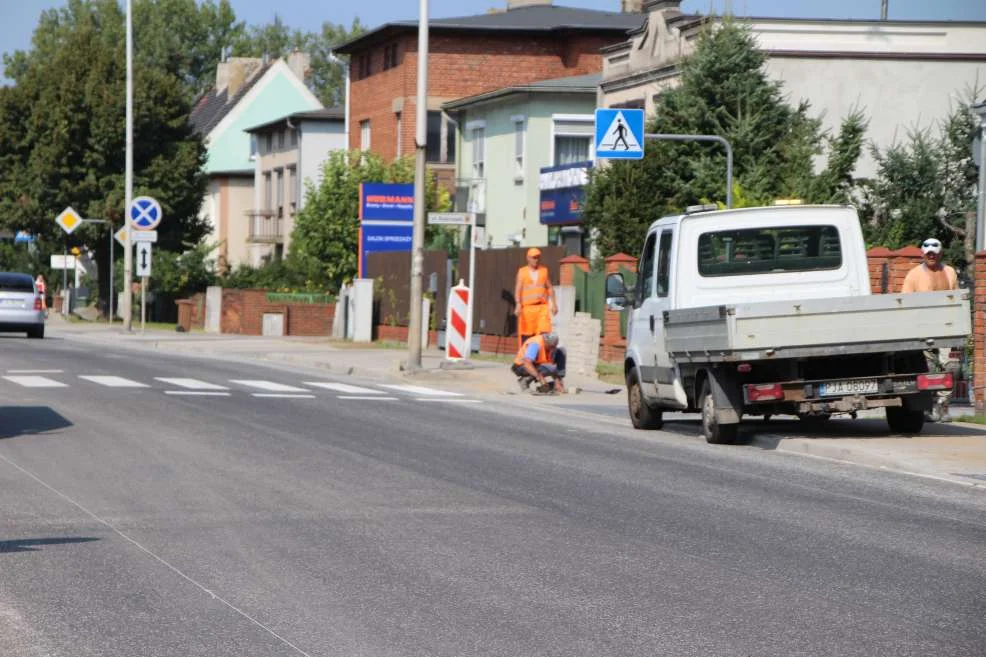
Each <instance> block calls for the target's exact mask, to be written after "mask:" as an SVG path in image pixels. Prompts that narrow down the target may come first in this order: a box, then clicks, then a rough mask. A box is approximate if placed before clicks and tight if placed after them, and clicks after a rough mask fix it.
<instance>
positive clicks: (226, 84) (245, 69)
mask: <svg viewBox="0 0 986 657" xmlns="http://www.w3.org/2000/svg"><path fill="white" fill-rule="evenodd" d="M260 63H261V60H259V59H257V58H255V57H230V58H229V59H227V60H226V61H225V62H220V63H219V66H218V67H216V91H217V92H222V90H223V89H226V90H227V97H228V98H232V97H233V96H235V95H236V92H237V91H239V90H240V89H241V88H243V83H244V82H246V81H247V80H249V79H250V77H251V76H252V75H253V74H254V73H255V72H256V71H257V69H259V68H260Z"/></svg>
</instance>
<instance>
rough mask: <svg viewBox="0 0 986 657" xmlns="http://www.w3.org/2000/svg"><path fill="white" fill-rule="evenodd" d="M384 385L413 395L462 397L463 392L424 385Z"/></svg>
mask: <svg viewBox="0 0 986 657" xmlns="http://www.w3.org/2000/svg"><path fill="white" fill-rule="evenodd" d="M382 387H384V388H390V389H391V390H397V391H400V392H409V393H411V394H412V395H423V396H426V397H462V393H459V392H446V391H445V390H435V389H434V388H425V387H423V386H395V385H385V386H382Z"/></svg>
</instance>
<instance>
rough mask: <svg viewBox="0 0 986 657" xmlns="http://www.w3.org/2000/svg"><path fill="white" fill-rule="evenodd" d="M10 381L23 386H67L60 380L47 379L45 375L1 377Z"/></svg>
mask: <svg viewBox="0 0 986 657" xmlns="http://www.w3.org/2000/svg"><path fill="white" fill-rule="evenodd" d="M3 378H4V379H6V380H7V381H10V382H11V383H16V384H17V385H19V386H24V387H25V388H67V387H68V386H67V385H65V384H64V383H62V382H61V381H55V380H54V379H49V378H48V377H46V376H5V377H3Z"/></svg>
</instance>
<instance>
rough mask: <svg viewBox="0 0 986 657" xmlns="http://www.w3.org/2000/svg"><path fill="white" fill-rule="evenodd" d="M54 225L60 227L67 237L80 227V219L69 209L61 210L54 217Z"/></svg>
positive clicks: (76, 213) (77, 214)
mask: <svg viewBox="0 0 986 657" xmlns="http://www.w3.org/2000/svg"><path fill="white" fill-rule="evenodd" d="M55 223H56V224H58V225H59V226H61V227H62V230H64V231H65V232H66V233H68V234H69V235H71V234H72V231H74V230H75V229H76V228H78V227H79V226H81V225H82V217H80V216H79V213H78V212H76V211H75V210H73V209H72V208H71V207H68V208H65V209H64V210H62V213H61V214H60V215H58V216H57V217H55Z"/></svg>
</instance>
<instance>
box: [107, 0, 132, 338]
mask: <svg viewBox="0 0 986 657" xmlns="http://www.w3.org/2000/svg"><path fill="white" fill-rule="evenodd" d="M132 14H133V6H132V2H131V0H127V128H126V131H127V156H126V158H127V163H126V172H125V174H124V179H125V182H124V185H125V187H126V191H125V192H124V194H125V196H126V204H125V205H124V208H123V225H124V227H125V228H126V229H127V230H126V233H127V236H126V239H125V240H124V241H125V242H126V244H125V245H124V247H123V294H122V295H121V296H120V310H121V311H122V312H123V330H125V331H129V330H130V328H131V323H132V319H133V318H132V315H133V312H132V311H131V308H132V307H133V306H132V304H133V294H132V292H131V290H130V285H131V283H132V282H133V266H134V250H133V222H132V221H131V220H130V204H131V203H132V202H133V198H134V116H133V115H134V72H133V68H134V61H133V52H134V29H133V18H132ZM110 284H112V281H110Z"/></svg>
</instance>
